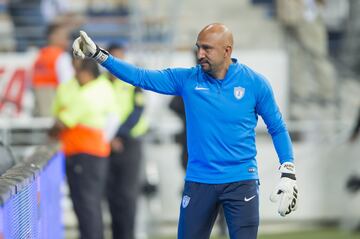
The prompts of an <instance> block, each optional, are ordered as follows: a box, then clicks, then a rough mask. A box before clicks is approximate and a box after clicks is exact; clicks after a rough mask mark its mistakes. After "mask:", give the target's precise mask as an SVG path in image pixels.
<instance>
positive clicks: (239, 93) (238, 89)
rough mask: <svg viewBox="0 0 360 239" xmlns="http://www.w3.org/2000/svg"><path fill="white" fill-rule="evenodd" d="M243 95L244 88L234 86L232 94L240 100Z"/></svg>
mask: <svg viewBox="0 0 360 239" xmlns="http://www.w3.org/2000/svg"><path fill="white" fill-rule="evenodd" d="M244 95H245V88H243V87H240V86H238V87H234V96H235V98H236V99H237V100H240V99H241V98H243V97H244Z"/></svg>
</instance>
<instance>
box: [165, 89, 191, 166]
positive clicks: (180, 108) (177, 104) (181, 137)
mask: <svg viewBox="0 0 360 239" xmlns="http://www.w3.org/2000/svg"><path fill="white" fill-rule="evenodd" d="M169 108H170V109H171V110H172V111H173V112H175V113H176V115H177V116H178V117H179V118H180V120H181V123H182V129H181V131H180V132H179V133H177V134H176V135H175V142H176V143H178V144H179V145H180V146H181V157H180V163H181V167H182V168H183V170H184V172H185V171H186V166H187V161H188V153H187V143H186V116H185V107H184V102H183V100H182V97H180V96H174V97H173V98H172V99H171V101H170V104H169Z"/></svg>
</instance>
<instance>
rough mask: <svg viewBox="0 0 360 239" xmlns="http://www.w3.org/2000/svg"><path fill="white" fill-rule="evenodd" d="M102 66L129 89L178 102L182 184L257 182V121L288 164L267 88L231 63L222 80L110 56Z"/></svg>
mask: <svg viewBox="0 0 360 239" xmlns="http://www.w3.org/2000/svg"><path fill="white" fill-rule="evenodd" d="M102 65H103V66H104V67H105V68H107V69H108V70H109V71H110V72H111V73H112V74H114V75H115V76H117V77H118V78H120V79H122V80H124V81H126V82H128V83H130V84H133V85H135V86H138V87H141V88H143V89H146V90H151V91H155V92H158V93H162V94H169V95H180V96H182V97H183V100H184V104H185V113H186V126H187V142H188V166H187V171H186V177H185V180H188V181H194V182H201V183H210V184H218V183H230V182H235V181H241V180H249V179H258V172H257V163H256V146H255V127H256V125H257V121H258V115H260V116H261V117H262V118H263V119H264V122H265V124H266V125H267V128H268V132H269V133H270V135H271V137H272V139H273V143H274V146H275V149H276V152H277V154H278V157H279V161H280V163H284V162H292V161H293V152H292V144H291V140H290V137H289V133H288V131H287V129H286V125H285V123H284V121H283V119H282V116H281V113H280V111H279V109H278V106H277V104H276V102H275V99H274V95H273V92H272V89H271V86H270V84H269V82H268V81H267V80H266V79H265V78H264V77H263V76H261V75H260V74H258V73H256V72H254V71H253V70H251V69H250V68H249V67H247V66H245V65H243V64H240V63H238V62H237V60H236V59H233V63H232V64H231V65H230V66H229V69H228V71H227V74H226V76H225V78H224V79H222V80H217V79H214V78H212V77H211V76H210V75H208V74H206V73H205V72H203V71H202V69H201V67H200V66H199V65H198V66H196V67H193V68H171V69H165V70H145V69H142V68H137V67H135V66H133V65H130V64H128V63H126V62H124V61H121V60H119V59H115V58H114V57H112V56H111V55H110V56H109V57H108V59H107V60H106V61H105V62H104V63H103V64H102Z"/></svg>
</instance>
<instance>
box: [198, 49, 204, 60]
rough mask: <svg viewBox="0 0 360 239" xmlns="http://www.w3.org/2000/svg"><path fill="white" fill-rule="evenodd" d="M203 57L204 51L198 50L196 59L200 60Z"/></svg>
mask: <svg viewBox="0 0 360 239" xmlns="http://www.w3.org/2000/svg"><path fill="white" fill-rule="evenodd" d="M204 57H205V51H204V50H203V49H202V48H199V49H198V51H197V58H198V59H202V58H204Z"/></svg>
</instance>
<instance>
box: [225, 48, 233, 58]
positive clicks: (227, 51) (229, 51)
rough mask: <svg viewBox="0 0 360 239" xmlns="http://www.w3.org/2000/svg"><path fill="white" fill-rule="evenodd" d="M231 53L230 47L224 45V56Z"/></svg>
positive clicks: (229, 55)
mask: <svg viewBox="0 0 360 239" xmlns="http://www.w3.org/2000/svg"><path fill="white" fill-rule="evenodd" d="M231 53H232V47H231V46H226V47H225V55H224V56H225V58H226V57H231Z"/></svg>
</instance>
